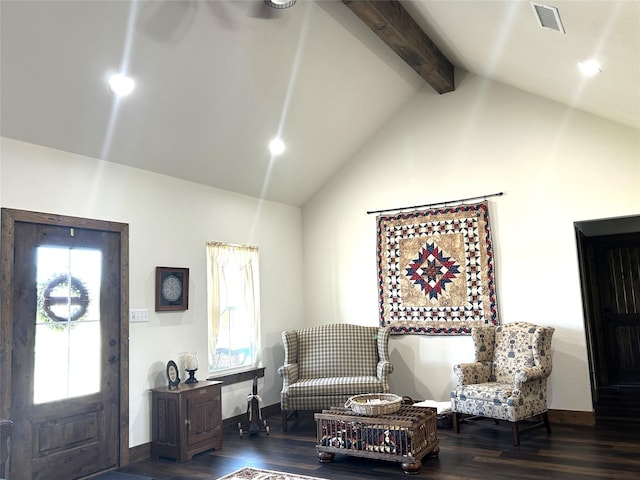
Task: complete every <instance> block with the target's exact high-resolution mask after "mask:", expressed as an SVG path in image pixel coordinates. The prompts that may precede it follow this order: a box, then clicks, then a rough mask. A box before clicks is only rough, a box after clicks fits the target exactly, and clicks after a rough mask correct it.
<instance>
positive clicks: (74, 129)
mask: <svg viewBox="0 0 640 480" xmlns="http://www.w3.org/2000/svg"><path fill="white" fill-rule="evenodd" d="M368 3H370V2H362V1H358V0H349V1H345V2H344V3H343V2H340V1H336V0H323V1H320V0H298V1H297V3H296V4H295V5H294V6H293V7H291V8H288V9H283V10H273V9H269V8H268V7H266V6H265V5H264V3H263V2H262V0H202V1H169V0H154V1H142V0H140V1H133V2H132V1H99V0H86V1H83V0H80V1H78V0H71V1H60V0H47V1H33V0H32V1H12V0H2V1H1V2H0V9H1V11H0V17H1V22H2V23H1V51H0V61H1V85H0V87H1V90H0V95H1V103H0V127H1V134H2V135H3V136H6V137H9V138H14V139H17V140H22V141H26V142H31V143H35V144H39V145H44V146H49V147H52V148H56V149H60V150H64V151H68V152H72V153H77V154H80V155H84V156H89V157H95V158H100V159H104V160H107V161H110V162H115V163H120V164H124V165H130V166H133V167H137V168H142V169H146V170H150V171H154V172H158V173H162V174H166V175H171V176H175V177H178V178H183V179H186V180H191V181H196V182H200V183H203V184H207V185H211V186H214V187H218V188H223V189H226V190H231V191H234V192H238V193H242V194H246V195H251V196H254V197H260V198H265V199H269V200H274V201H278V202H283V203H287V204H291V205H302V204H304V202H305V201H306V200H307V199H308V198H309V197H310V196H311V195H313V193H314V192H315V191H316V190H317V189H318V188H319V187H320V186H321V185H322V184H323V183H324V182H326V181H327V180H328V179H329V178H330V177H331V176H332V175H334V174H335V173H336V172H337V171H338V170H339V168H340V167H341V165H342V164H343V163H344V162H345V161H347V160H348V159H349V158H350V157H351V156H352V155H353V154H354V153H355V152H356V151H357V150H358V149H359V148H361V146H362V145H363V144H364V143H366V141H367V140H368V139H369V138H370V137H371V136H372V135H374V134H375V132H376V131H378V130H379V129H380V128H383V127H384V125H385V123H386V122H387V121H388V120H389V119H390V118H391V117H392V116H393V115H394V114H395V113H396V112H397V111H398V110H399V109H400V108H401V107H402V106H403V105H404V104H405V103H406V102H407V101H409V100H410V99H411V97H412V96H413V95H415V94H416V93H417V92H418V91H420V92H421V93H422V94H426V95H455V89H454V90H453V91H450V90H451V88H448V85H447V83H446V82H447V81H449V82H450V81H451V79H450V78H449V79H447V77H448V73H447V72H449V71H450V72H451V75H453V73H454V72H453V69H452V68H451V70H449V69H450V67H451V66H452V67H455V69H456V70H457V71H460V70H466V71H469V72H472V73H475V74H478V75H481V76H484V77H487V78H491V79H494V80H496V81H498V82H502V83H505V84H508V85H512V86H514V87H516V88H519V89H522V90H524V91H528V92H531V93H534V94H536V95H540V96H542V97H546V98H549V99H551V100H554V101H557V102H561V103H564V104H567V105H571V106H574V107H576V108H579V109H582V110H585V111H587V112H590V113H593V114H595V115H599V116H601V117H604V118H607V119H610V120H613V121H615V122H619V123H621V124H623V125H627V126H631V127H633V128H636V129H640V87H639V85H640V1H638V0H622V1H616V0H600V1H598V0H593V1H580V0H560V1H554V2H553V3H552V5H553V6H555V7H557V8H558V11H559V13H560V18H561V20H562V23H563V25H564V29H565V31H566V33H560V32H555V31H550V30H548V29H544V28H541V27H540V26H539V24H538V21H537V18H536V16H535V14H534V10H533V8H532V6H531V4H530V3H529V2H528V1H480V0H472V1H464V0H458V1H431V0H407V1H401V2H399V3H400V5H401V6H402V7H403V10H406V12H408V16H409V17H410V18H405V17H403V16H402V12H400V10H398V8H397V7H398V6H397V5H393V4H391V7H390V8H391V9H390V10H389V9H387V10H385V8H386V7H385V6H384V4H387V3H388V2H371V3H373V4H374V10H372V8H371V5H367V4H368ZM363 8H365V9H366V10H365V13H364V14H362V11H360V12H359V11H358V10H362V9H363ZM380 10H382V11H380ZM399 12H400V13H399ZM378 15H381V17H378ZM398 15H400V17H398ZM361 18H362V19H361ZM363 20H364V21H363ZM397 22H400V23H399V24H398V23H397ZM414 23H415V24H414ZM416 27H419V28H416ZM420 30H422V31H423V32H424V33H422V32H421V31H420ZM425 39H426V40H425ZM589 57H595V58H596V59H598V60H599V61H600V62H601V63H602V73H601V74H600V75H598V76H596V77H593V78H590V79H585V78H582V77H581V76H580V75H579V74H578V71H577V67H576V63H577V62H578V61H581V60H584V59H586V58H589ZM447 63H449V64H450V65H449V66H447ZM117 71H126V72H127V73H129V74H130V75H131V76H132V77H134V79H135V81H136V88H135V90H134V92H133V93H132V94H131V95H130V96H128V97H126V98H123V99H120V100H117V99H115V98H114V97H113V95H112V94H111V92H110V91H109V89H108V88H107V86H106V79H107V77H108V75H109V73H113V72H117ZM450 86H451V85H449V87H450ZM440 92H449V93H440ZM276 135H280V136H281V137H282V138H283V140H284V141H285V142H286V145H287V149H286V151H285V152H284V153H283V154H282V155H280V156H277V157H272V156H271V154H270V153H269V151H268V150H267V144H268V143H269V141H270V140H271V139H272V138H273V137H274V136H276ZM0 154H1V152H0Z"/></svg>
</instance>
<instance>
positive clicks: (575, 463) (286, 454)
mask: <svg viewBox="0 0 640 480" xmlns="http://www.w3.org/2000/svg"><path fill="white" fill-rule="evenodd" d="M308 418H309V419H308V420H302V421H299V422H292V423H290V424H289V431H288V432H287V433H283V432H282V428H281V426H280V417H279V416H274V417H271V418H268V419H267V422H268V425H269V427H270V434H269V435H265V434H260V435H247V434H245V435H244V436H243V437H242V438H241V437H240V435H239V433H238V430H237V429H236V428H226V429H225V431H224V436H223V447H222V449H221V450H219V451H213V450H211V451H208V452H204V453H201V454H199V455H196V456H195V457H194V458H193V460H192V461H190V462H186V463H176V462H174V461H172V460H164V459H161V460H152V459H148V460H142V461H140V462H137V463H135V464H133V465H129V466H127V467H125V468H122V469H121V470H120V471H122V472H126V473H134V474H139V475H147V476H151V477H153V478H154V479H155V480H202V479H206V480H211V479H216V478H218V477H221V476H223V475H225V474H227V473H230V472H232V471H234V470H237V469H239V468H242V467H244V466H250V467H257V468H265V469H269V470H278V471H286V472H291V473H297V474H302V475H310V476H314V477H321V478H325V479H331V480H347V479H349V480H350V479H353V478H368V479H388V478H401V477H405V476H406V475H405V474H404V473H403V472H402V470H401V469H400V464H399V463H395V462H386V461H382V460H372V459H367V458H357V457H349V456H346V455H336V457H335V461H334V462H333V463H319V462H318V457H317V454H316V451H315V442H316V439H315V435H316V430H315V422H314V421H313V419H312V418H311V417H308ZM639 432H640V425H638V424H637V423H617V424H616V423H610V424H604V425H598V426H595V427H586V426H571V425H557V424H553V425H552V434H551V435H550V436H547V434H546V432H545V430H544V429H542V430H537V431H533V432H529V433H526V434H524V435H523V436H522V439H521V445H520V446H519V447H515V446H513V444H512V437H511V429H510V427H509V425H507V424H505V425H502V424H501V425H498V426H496V425H494V424H493V422H492V421H489V422H481V423H477V424H474V425H466V424H463V425H462V427H461V432H460V434H455V433H453V431H452V430H451V429H439V430H438V435H439V437H440V454H439V456H438V457H436V458H425V459H424V461H423V467H422V470H421V471H420V472H419V473H418V474H417V475H415V476H414V477H416V478H429V479H435V480H452V479H469V480H475V479H478V480H479V479H492V480H502V479H505V480H506V479H509V480H512V479H563V480H596V479H603V480H604V479H638V478H640V433H639Z"/></svg>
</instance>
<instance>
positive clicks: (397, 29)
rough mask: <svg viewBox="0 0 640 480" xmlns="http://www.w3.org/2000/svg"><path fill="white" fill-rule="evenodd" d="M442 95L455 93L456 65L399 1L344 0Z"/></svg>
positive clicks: (343, 0) (343, 1)
mask: <svg viewBox="0 0 640 480" xmlns="http://www.w3.org/2000/svg"><path fill="white" fill-rule="evenodd" d="M342 3H344V4H345V5H346V6H347V7H348V8H349V9H350V10H351V11H352V12H353V13H355V14H356V15H357V16H358V17H359V18H360V20H362V21H363V22H364V23H365V24H366V25H367V26H368V27H369V28H370V29H371V30H373V31H374V32H375V33H376V34H377V35H378V36H379V37H380V38H381V39H382V40H383V41H384V42H385V43H386V44H387V45H389V46H390V47H391V48H392V49H393V51H394V52H396V53H397V54H398V55H399V56H400V57H401V58H402V59H403V60H404V61H405V62H407V63H408V64H409V66H410V67H411V68H413V69H414V70H415V71H416V72H417V73H418V75H420V76H421V77H422V78H424V79H425V80H426V81H427V83H428V84H429V85H431V86H432V87H433V89H434V90H435V91H436V92H438V93H448V92H452V91H454V90H455V83H454V79H453V65H452V64H451V62H450V61H449V60H448V59H447V57H445V56H444V54H443V53H442V52H441V51H440V49H438V47H436V45H435V43H433V41H432V40H431V39H430V38H429V37H428V36H427V34H426V33H425V32H424V31H423V30H422V29H421V28H420V26H419V25H418V24H417V23H416V22H415V21H414V20H413V18H411V16H410V15H409V14H408V13H407V11H406V10H405V9H404V7H403V6H402V5H401V4H400V3H399V2H398V1H397V0H342Z"/></svg>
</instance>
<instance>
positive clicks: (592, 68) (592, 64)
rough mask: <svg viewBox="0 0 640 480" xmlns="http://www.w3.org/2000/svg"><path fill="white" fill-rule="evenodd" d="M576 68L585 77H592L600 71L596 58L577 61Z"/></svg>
mask: <svg viewBox="0 0 640 480" xmlns="http://www.w3.org/2000/svg"><path fill="white" fill-rule="evenodd" d="M578 68H579V69H580V73H582V74H583V75H584V76H585V77H593V76H594V75H597V74H599V73H600V72H601V70H600V64H599V63H598V62H597V61H596V60H587V61H585V62H579V63H578Z"/></svg>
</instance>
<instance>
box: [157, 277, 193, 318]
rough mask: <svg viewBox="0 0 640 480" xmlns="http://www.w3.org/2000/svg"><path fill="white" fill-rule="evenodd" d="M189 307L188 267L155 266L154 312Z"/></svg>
mask: <svg viewBox="0 0 640 480" xmlns="http://www.w3.org/2000/svg"><path fill="white" fill-rule="evenodd" d="M188 308H189V269H188V268H177V267H156V312H165V311H179V310H187V309H188Z"/></svg>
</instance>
